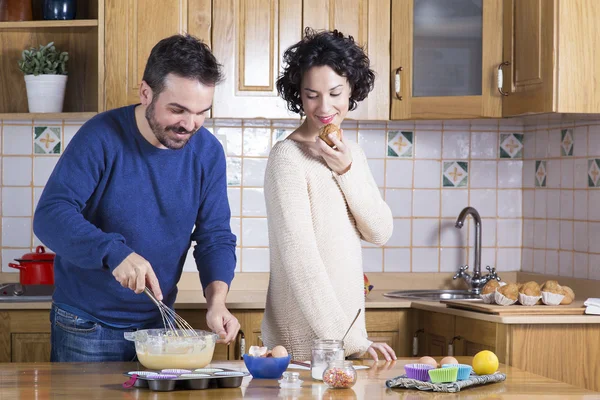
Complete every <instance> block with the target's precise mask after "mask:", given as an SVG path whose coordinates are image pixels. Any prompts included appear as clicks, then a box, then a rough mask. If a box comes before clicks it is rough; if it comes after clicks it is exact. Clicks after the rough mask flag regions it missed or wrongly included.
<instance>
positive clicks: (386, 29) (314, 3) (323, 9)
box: [303, 0, 391, 120]
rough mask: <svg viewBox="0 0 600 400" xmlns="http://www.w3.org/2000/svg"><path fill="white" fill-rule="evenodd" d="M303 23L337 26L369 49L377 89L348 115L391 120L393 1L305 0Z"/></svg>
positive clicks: (305, 24) (356, 117)
mask: <svg viewBox="0 0 600 400" xmlns="http://www.w3.org/2000/svg"><path fill="white" fill-rule="evenodd" d="M303 3H304V7H303V26H308V27H311V28H314V29H328V30H333V29H337V30H338V31H340V32H342V33H343V34H344V35H350V36H352V37H353V38H354V40H355V41H356V42H357V43H358V44H359V45H361V46H363V48H364V49H365V50H366V52H367V54H368V55H369V59H370V61H371V68H372V69H373V70H374V71H375V88H374V89H373V91H372V92H371V93H370V94H369V97H367V99H365V100H363V101H362V102H360V103H359V104H358V107H357V108H356V110H354V111H351V112H350V113H348V116H347V118H351V119H356V120H387V119H389V116H390V114H389V107H390V100H389V87H390V86H389V85H390V74H389V65H390V10H391V5H390V0H328V1H326V0H304V1H303Z"/></svg>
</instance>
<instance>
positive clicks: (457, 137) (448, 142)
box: [442, 131, 470, 159]
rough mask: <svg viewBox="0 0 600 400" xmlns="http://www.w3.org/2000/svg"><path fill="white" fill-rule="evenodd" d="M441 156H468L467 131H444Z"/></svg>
mask: <svg viewBox="0 0 600 400" xmlns="http://www.w3.org/2000/svg"><path fill="white" fill-rule="evenodd" d="M443 141H444V146H443V151H442V158H451V159H466V158H469V143H470V134H469V132H452V131H449V132H444V135H443Z"/></svg>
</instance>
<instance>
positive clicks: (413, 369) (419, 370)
mask: <svg viewBox="0 0 600 400" xmlns="http://www.w3.org/2000/svg"><path fill="white" fill-rule="evenodd" d="M431 369H433V367H432V366H431V365H428V364H406V365H405V366H404V371H406V376H407V377H408V378H410V379H417V380H419V381H424V382H428V381H429V374H428V373H427V372H428V371H429V370H431Z"/></svg>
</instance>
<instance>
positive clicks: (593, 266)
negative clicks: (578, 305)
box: [588, 254, 600, 280]
mask: <svg viewBox="0 0 600 400" xmlns="http://www.w3.org/2000/svg"><path fill="white" fill-rule="evenodd" d="M588 279H594V280H600V255H598V254H590V255H589V267H588Z"/></svg>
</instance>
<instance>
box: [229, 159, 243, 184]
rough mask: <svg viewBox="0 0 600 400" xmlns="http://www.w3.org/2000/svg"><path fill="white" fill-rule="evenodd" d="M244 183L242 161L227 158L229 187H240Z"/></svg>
mask: <svg viewBox="0 0 600 400" xmlns="http://www.w3.org/2000/svg"><path fill="white" fill-rule="evenodd" d="M241 183H242V159H241V158H237V157H227V186H240V184H241Z"/></svg>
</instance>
